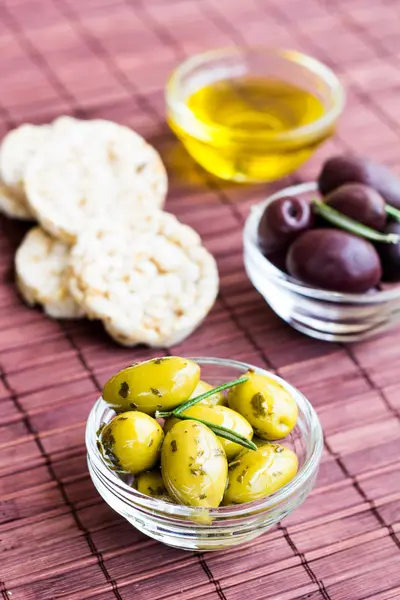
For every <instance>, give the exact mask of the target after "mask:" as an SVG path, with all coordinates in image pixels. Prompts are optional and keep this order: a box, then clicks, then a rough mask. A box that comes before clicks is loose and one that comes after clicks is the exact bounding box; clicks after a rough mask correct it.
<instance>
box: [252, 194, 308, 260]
mask: <svg viewBox="0 0 400 600" xmlns="http://www.w3.org/2000/svg"><path fill="white" fill-rule="evenodd" d="M312 220H313V215H312V212H311V207H310V204H309V203H308V202H306V200H304V199H303V198H297V196H287V197H283V198H278V199H277V200H274V201H273V202H271V203H270V204H268V205H267V207H266V208H265V210H264V213H263V215H262V217H261V220H260V223H259V226H258V244H259V246H260V248H261V251H262V252H263V253H264V254H265V255H266V256H267V255H268V254H274V253H276V252H278V251H282V250H284V249H286V248H287V247H288V246H289V244H290V243H291V242H292V241H293V240H294V239H295V238H296V237H297V236H298V235H299V233H301V232H302V231H304V230H306V229H308V228H310V227H311V225H312Z"/></svg>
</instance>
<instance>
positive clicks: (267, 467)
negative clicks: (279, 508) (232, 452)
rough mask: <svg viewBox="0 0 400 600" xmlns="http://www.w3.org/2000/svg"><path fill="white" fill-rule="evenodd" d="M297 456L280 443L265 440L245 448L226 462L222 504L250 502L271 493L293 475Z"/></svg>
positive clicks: (295, 471) (296, 465) (296, 466)
mask: <svg viewBox="0 0 400 600" xmlns="http://www.w3.org/2000/svg"><path fill="white" fill-rule="evenodd" d="M297 468H298V460H297V456H296V454H295V453H294V452H292V450H289V448H286V447H285V446H282V445H281V444H271V443H265V444H263V445H262V446H260V447H259V448H258V449H257V450H244V451H243V452H242V453H241V454H240V455H239V456H238V457H237V458H235V460H234V461H233V462H232V463H231V464H230V465H229V472H228V487H227V489H226V492H225V494H224V500H223V504H224V505H228V504H242V503H243V502H252V501H253V500H258V499H259V498H264V497H265V496H269V495H270V494H273V493H274V492H276V491H277V490H279V489H280V488H281V487H283V486H284V485H286V484H287V483H289V481H290V480H291V479H293V477H294V476H295V475H296V473H297Z"/></svg>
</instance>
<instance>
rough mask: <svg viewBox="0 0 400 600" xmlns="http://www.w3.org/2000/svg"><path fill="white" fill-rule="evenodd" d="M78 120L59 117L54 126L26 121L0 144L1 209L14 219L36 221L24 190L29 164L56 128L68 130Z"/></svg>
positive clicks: (8, 134)
mask: <svg viewBox="0 0 400 600" xmlns="http://www.w3.org/2000/svg"><path fill="white" fill-rule="evenodd" d="M76 123H77V120H76V119H73V118H72V117H67V116H62V117H58V118H57V119H56V120H55V121H53V123H52V124H51V125H31V124H29V123H25V124H24V125H20V126H19V127H17V128H16V129H13V130H12V131H10V132H9V133H7V135H6V136H5V137H4V139H3V141H2V143H1V146H0V211H1V212H3V213H4V214H6V215H7V216H8V217H11V218H15V219H24V220H33V214H32V212H31V211H30V209H29V208H28V204H27V201H26V195H25V189H24V176H25V170H26V166H27V164H28V163H29V161H30V160H31V159H32V157H33V156H34V155H35V153H36V152H37V151H38V150H39V149H40V148H41V147H42V146H43V145H44V144H45V143H47V142H48V140H49V137H50V135H51V133H52V131H54V130H55V129H57V130H60V131H65V130H66V129H68V128H69V127H71V125H72V124H76Z"/></svg>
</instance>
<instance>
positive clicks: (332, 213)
mask: <svg viewBox="0 0 400 600" xmlns="http://www.w3.org/2000/svg"><path fill="white" fill-rule="evenodd" d="M312 206H313V210H314V212H315V213H316V214H317V215H319V216H320V217H322V218H323V219H325V221H328V222H329V223H332V225H336V226H337V227H339V228H340V229H344V230H345V231H349V232H350V233H353V234H354V235H358V236H359V237H363V238H366V239H368V240H372V241H374V242H384V243H387V244H398V243H399V242H400V236H398V235H397V234H395V233H381V232H380V231H376V230H375V229H372V227H367V226H366V225H363V224H362V223H359V222H358V221H355V220H354V219H351V218H350V217H347V216H346V215H344V214H343V213H341V212H339V211H338V210H336V209H335V208H332V207H331V206H329V205H328V204H325V202H322V200H318V199H317V198H314V199H313V201H312ZM393 210H394V211H395V210H396V209H393ZM387 212H388V211H387ZM396 212H399V217H400V211H396ZM388 214H390V213H389V212H388Z"/></svg>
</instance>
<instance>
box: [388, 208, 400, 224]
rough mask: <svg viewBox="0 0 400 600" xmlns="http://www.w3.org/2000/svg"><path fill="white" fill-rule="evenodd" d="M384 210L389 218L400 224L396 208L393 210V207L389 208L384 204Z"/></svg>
mask: <svg viewBox="0 0 400 600" xmlns="http://www.w3.org/2000/svg"><path fill="white" fill-rule="evenodd" d="M385 210H386V213H387V214H388V215H389V216H390V217H393V219H394V220H395V221H399V222H400V210H399V209H398V208H395V207H394V206H391V205H390V204H386V206H385Z"/></svg>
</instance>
